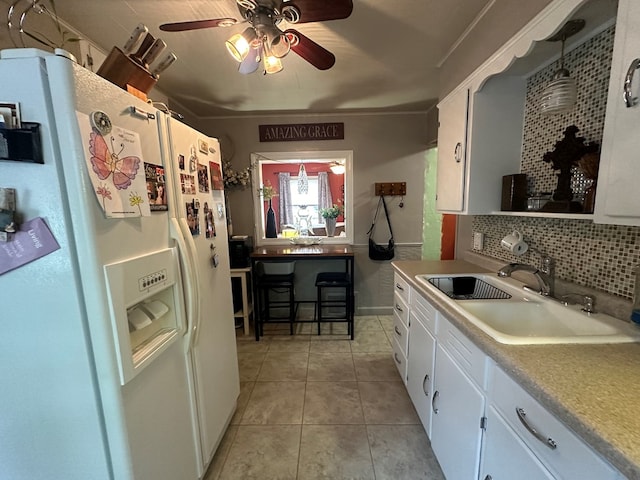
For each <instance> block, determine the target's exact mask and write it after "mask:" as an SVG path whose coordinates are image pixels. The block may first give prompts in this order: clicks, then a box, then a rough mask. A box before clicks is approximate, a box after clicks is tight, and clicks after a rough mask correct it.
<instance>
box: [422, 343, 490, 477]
mask: <svg viewBox="0 0 640 480" xmlns="http://www.w3.org/2000/svg"><path fill="white" fill-rule="evenodd" d="M435 379H436V384H435V392H434V394H433V402H432V403H433V405H432V408H433V417H432V419H431V447H432V448H433V451H434V453H435V454H436V458H437V459H438V463H439V464H440V467H441V468H442V471H443V473H444V476H445V477H446V478H447V480H469V479H472V478H477V477H478V465H479V461H480V445H481V441H482V429H481V420H482V417H483V415H484V406H485V397H484V394H483V392H482V391H481V390H480V389H479V388H478V387H477V386H476V385H475V383H474V382H473V381H472V380H471V379H470V378H469V377H468V376H467V375H466V374H465V372H464V371H463V370H462V368H461V367H460V366H459V365H458V364H457V363H456V362H455V361H454V360H453V358H452V356H451V355H450V354H449V352H448V351H447V350H446V349H444V348H443V346H442V345H441V344H440V343H439V342H438V344H437V347H436V371H435Z"/></svg>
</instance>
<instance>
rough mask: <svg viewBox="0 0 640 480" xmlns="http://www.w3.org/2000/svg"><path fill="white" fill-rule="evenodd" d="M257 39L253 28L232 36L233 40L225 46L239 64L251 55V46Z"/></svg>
mask: <svg viewBox="0 0 640 480" xmlns="http://www.w3.org/2000/svg"><path fill="white" fill-rule="evenodd" d="M255 39H256V32H255V30H254V29H253V27H247V28H246V29H245V31H244V32H242V33H236V34H235V35H232V36H231V38H229V40H227V41H226V42H225V45H226V46H227V50H228V51H229V53H230V54H231V56H232V57H233V58H234V59H235V60H236V61H237V62H242V61H243V60H244V59H245V58H246V57H247V55H248V54H249V50H250V49H251V44H252V42H253V41H254V40H255Z"/></svg>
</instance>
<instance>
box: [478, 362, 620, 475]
mask: <svg viewBox="0 0 640 480" xmlns="http://www.w3.org/2000/svg"><path fill="white" fill-rule="evenodd" d="M494 372H495V373H494V376H493V380H492V382H491V386H490V399H491V402H492V403H493V404H494V405H495V407H496V408H497V409H498V410H499V411H500V413H501V414H502V415H503V416H504V418H505V419H506V420H507V422H508V423H509V424H510V426H511V427H512V428H513V429H514V430H515V431H516V432H517V433H518V435H519V436H520V437H521V438H522V439H523V441H524V442H525V443H526V444H527V446H528V447H529V448H531V450H532V451H533V452H534V453H535V454H536V455H537V456H538V458H540V459H541V460H542V461H543V463H544V464H545V466H546V467H547V468H548V469H549V470H550V471H551V472H553V473H554V475H555V476H556V477H558V478H567V479H570V478H571V479H572V478H579V479H581V480H586V479H593V480H596V479H598V480H605V479H615V478H617V477H616V472H615V471H614V469H613V468H612V467H611V466H610V465H609V464H607V463H606V462H605V461H604V460H602V459H601V458H600V457H599V456H598V454H597V453H596V452H594V451H593V450H592V449H591V448H590V447H589V446H587V445H586V444H585V443H584V442H583V441H582V440H581V439H580V438H578V437H577V436H576V435H575V434H574V433H573V432H572V431H571V430H569V429H568V428H567V427H566V426H565V425H564V424H562V423H561V422H560V421H559V420H557V419H556V418H555V417H554V416H553V415H552V414H551V413H549V412H548V411H547V410H546V409H545V408H544V407H542V405H540V404H539V403H538V402H537V401H536V400H535V399H534V398H533V397H532V396H531V395H529V394H528V393H527V392H526V391H525V390H524V389H523V388H522V387H521V386H520V385H518V384H517V383H516V382H515V381H514V380H512V379H511V378H510V377H509V376H508V375H507V374H506V373H504V372H503V371H502V370H501V369H499V368H497V367H496V368H494ZM516 409H522V411H524V414H525V416H524V419H523V420H520V417H519V416H518V414H517V412H516ZM523 421H526V423H527V424H528V425H529V426H530V427H531V428H532V429H534V430H535V431H536V432H538V434H539V436H540V438H538V437H536V436H534V435H533V434H532V433H531V432H530V431H529V430H527V428H526V426H525V425H524V424H523ZM551 443H554V444H555V445H556V447H555V448H551V447H550V444H551Z"/></svg>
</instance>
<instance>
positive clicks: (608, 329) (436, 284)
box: [416, 274, 640, 345]
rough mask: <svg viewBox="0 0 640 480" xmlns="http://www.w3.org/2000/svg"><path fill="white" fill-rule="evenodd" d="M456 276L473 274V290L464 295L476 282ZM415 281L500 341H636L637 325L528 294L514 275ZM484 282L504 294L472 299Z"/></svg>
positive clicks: (437, 277) (426, 277)
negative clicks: (440, 296) (511, 276)
mask: <svg viewBox="0 0 640 480" xmlns="http://www.w3.org/2000/svg"><path fill="white" fill-rule="evenodd" d="M459 277H464V278H466V279H468V278H475V279H476V280H475V288H474V292H472V293H471V294H469V293H468V292H469V291H470V290H471V287H470V285H471V284H473V283H474V282H472V281H471V280H465V281H462V283H460V281H459V280H458V281H454V280H453V279H455V278H459ZM416 279H417V280H418V281H419V282H421V283H422V284H423V285H425V286H426V287H427V288H428V289H430V290H432V291H436V292H437V293H438V295H444V296H446V298H447V299H448V300H449V301H450V302H451V305H452V306H453V308H454V309H455V310H457V311H458V313H460V314H461V315H462V316H464V317H465V318H466V319H468V320H469V322H471V323H472V324H474V325H475V326H476V327H478V328H479V329H480V330H482V331H483V332H485V333H486V334H487V335H489V336H490V337H492V338H493V339H494V340H496V341H498V342H500V343H504V344H509V345H532V344H561V343H582V344H587V343H628V342H640V328H639V327H637V326H635V325H633V324H631V323H625V322H623V321H621V320H618V319H617V318H614V317H611V316H609V315H605V314H602V313H591V314H588V313H585V312H583V311H581V306H579V305H565V304H564V303H561V302H559V301H557V300H555V299H550V298H545V297H543V296H541V295H536V294H533V293H529V292H526V291H524V290H523V289H522V286H523V284H522V283H520V282H518V281H517V280H514V279H512V278H509V279H506V280H505V279H501V278H498V277H496V276H492V275H484V274H481V275H475V274H464V275H450V276H442V275H418V276H417V277H416ZM465 282H466V283H465ZM454 283H456V284H458V285H462V286H463V287H465V288H462V294H454V293H453V284H454ZM483 284H487V285H489V286H491V287H493V288H494V289H496V290H497V291H499V292H502V294H503V295H502V296H501V297H500V298H484V297H482V296H480V297H475V296H474V293H475V292H476V291H477V288H478V287H477V286H478V285H480V286H482V285H483ZM458 288H460V287H458ZM483 288H484V287H483ZM449 290H451V291H449Z"/></svg>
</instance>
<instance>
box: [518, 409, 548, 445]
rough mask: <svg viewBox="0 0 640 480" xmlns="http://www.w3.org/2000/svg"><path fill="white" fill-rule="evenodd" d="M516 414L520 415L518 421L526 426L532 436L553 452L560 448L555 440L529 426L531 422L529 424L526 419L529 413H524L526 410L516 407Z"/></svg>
mask: <svg viewBox="0 0 640 480" xmlns="http://www.w3.org/2000/svg"><path fill="white" fill-rule="evenodd" d="M516 414H518V420H520V423H522V425H524V428H526V429H527V431H528V432H529V433H530V434H531V435H533V436H534V437H536V438H537V439H538V440H540V441H541V442H542V443H544V444H545V445H546V446H547V447H549V448H550V449H551V450H555V449H556V448H557V447H558V444H557V443H556V441H555V440H554V439H553V438H551V437H545V436H544V435H541V434H540V433H539V432H538V431H537V430H536V429H535V428H533V427H532V426H531V425H529V422H527V419H526V416H527V413H526V412H525V411H524V408H520V407H516Z"/></svg>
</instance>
